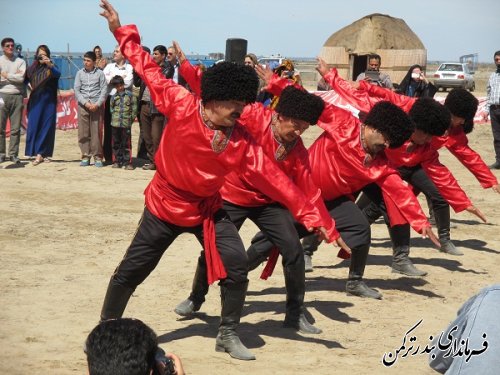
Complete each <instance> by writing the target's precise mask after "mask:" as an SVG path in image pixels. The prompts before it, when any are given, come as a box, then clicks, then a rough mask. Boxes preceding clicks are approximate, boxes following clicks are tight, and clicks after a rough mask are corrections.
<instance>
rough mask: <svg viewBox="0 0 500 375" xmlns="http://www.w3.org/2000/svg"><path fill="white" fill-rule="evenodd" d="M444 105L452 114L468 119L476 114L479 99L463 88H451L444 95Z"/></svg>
mask: <svg viewBox="0 0 500 375" xmlns="http://www.w3.org/2000/svg"><path fill="white" fill-rule="evenodd" d="M444 105H445V107H446V108H448V110H449V111H450V112H451V114H452V115H454V116H456V117H461V118H463V119H465V120H470V119H473V118H474V115H475V114H476V111H477V106H478V105H479V101H478V100H477V98H476V97H475V96H474V95H472V94H471V93H470V92H468V91H467V90H465V89H453V90H451V91H450V93H449V94H448V96H446V99H445V101H444Z"/></svg>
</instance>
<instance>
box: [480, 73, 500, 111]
mask: <svg viewBox="0 0 500 375" xmlns="http://www.w3.org/2000/svg"><path fill="white" fill-rule="evenodd" d="M486 98H487V101H486V107H485V108H484V110H485V111H486V112H489V111H490V106H491V105H500V73H497V72H495V73H491V76H490V79H489V80H488V85H487V86H486Z"/></svg>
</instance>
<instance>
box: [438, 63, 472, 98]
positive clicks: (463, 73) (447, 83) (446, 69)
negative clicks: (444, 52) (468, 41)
mask: <svg viewBox="0 0 500 375" xmlns="http://www.w3.org/2000/svg"><path fill="white" fill-rule="evenodd" d="M473 74H474V73H473V72H471V70H470V69H469V67H468V65H467V64H462V63H442V64H441V65H440V66H439V68H438V70H436V72H435V73H434V86H436V88H437V89H438V91H439V89H443V91H446V89H448V88H456V87H460V88H463V89H467V90H469V91H474V89H475V88H476V84H475V82H474V76H473Z"/></svg>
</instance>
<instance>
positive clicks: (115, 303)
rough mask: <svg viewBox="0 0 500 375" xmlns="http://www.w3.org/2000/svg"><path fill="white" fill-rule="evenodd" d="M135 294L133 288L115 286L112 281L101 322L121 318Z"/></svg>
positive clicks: (105, 299)
mask: <svg viewBox="0 0 500 375" xmlns="http://www.w3.org/2000/svg"><path fill="white" fill-rule="evenodd" d="M133 292H134V289H133V288H129V287H126V286H122V285H118V284H115V283H114V282H113V279H111V280H110V281H109V284H108V290H107V291H106V297H104V302H103V304H102V310H101V322H102V321H104V320H108V319H117V318H121V317H122V315H123V312H124V311H125V308H126V307H127V303H128V300H129V299H130V296H131V295H132V293H133Z"/></svg>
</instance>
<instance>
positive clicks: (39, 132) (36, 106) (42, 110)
mask: <svg viewBox="0 0 500 375" xmlns="http://www.w3.org/2000/svg"><path fill="white" fill-rule="evenodd" d="M60 76H61V72H60V71H59V69H58V68H57V66H56V65H54V63H53V62H52V60H50V50H49V47H47V46H46V45H44V44H42V45H40V46H38V48H37V49H36V54H35V59H34V61H33V63H32V64H31V66H30V67H29V68H28V71H27V72H26V82H27V83H28V84H29V86H30V89H31V94H30V97H29V100H28V124H29V126H28V130H27V132H26V150H25V154H26V156H35V160H33V165H35V166H36V165H39V164H40V163H43V162H44V161H49V160H50V159H49V158H50V157H51V156H52V154H53V152H54V142H55V137H56V120H57V113H56V112H57V85H58V82H59V77H60Z"/></svg>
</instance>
